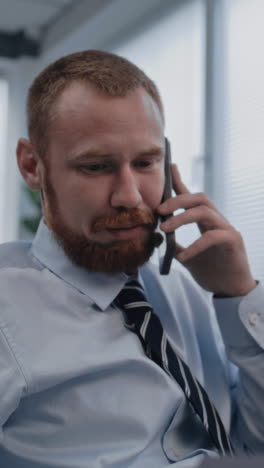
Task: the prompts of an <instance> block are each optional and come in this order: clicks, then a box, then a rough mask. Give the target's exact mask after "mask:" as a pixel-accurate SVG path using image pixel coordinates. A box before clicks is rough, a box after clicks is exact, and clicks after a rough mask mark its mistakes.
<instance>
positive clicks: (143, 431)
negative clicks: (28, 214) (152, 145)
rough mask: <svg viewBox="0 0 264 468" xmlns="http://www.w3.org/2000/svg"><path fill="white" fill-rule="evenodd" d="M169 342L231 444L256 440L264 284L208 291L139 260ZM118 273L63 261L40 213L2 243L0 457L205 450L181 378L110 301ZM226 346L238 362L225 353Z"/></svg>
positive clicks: (194, 456)
mask: <svg viewBox="0 0 264 468" xmlns="http://www.w3.org/2000/svg"><path fill="white" fill-rule="evenodd" d="M140 279H141V282H142V283H143V285H144V287H145V290H146V293H147V296H148V299H149V301H150V302H151V303H152V305H153V306H154V308H155V311H156V313H157V314H158V315H159V317H160V319H161V321H162V323H163V326H164V328H165V329H166V331H167V334H168V336H169V339H170V341H171V343H172V346H173V347H174V349H175V351H176V352H177V353H178V354H179V355H180V356H181V358H182V359H184V360H185V361H186V362H187V363H188V365H189V366H190V368H191V369H192V372H193V373H194V374H195V375H196V377H197V378H198V379H199V380H200V382H201V383H202V385H204V387H205V388H206V390H207V392H208V393H209V395H210V397H211V399H212V400H213V402H214V404H215V405H216V407H217V409H218V411H219V413H220V415H221V417H222V420H223V422H224V424H225V427H226V429H227V431H231V433H232V439H233V443H234V445H235V446H236V447H237V449H238V450H245V451H249V452H253V453H261V452H263V451H264V404H263V389H264V359H263V344H264V315H263V299H264V291H263V288H262V286H261V285H258V286H257V287H256V289H254V290H253V291H252V292H251V293H249V294H248V295H247V296H245V297H244V298H234V299H217V300H215V308H216V314H217V316H218V320H219V325H220V327H219V326H218V325H217V323H216V319H215V312H214V310H213V305H212V300H211V297H210V296H209V295H208V294H207V293H205V292H204V291H203V290H202V289H201V288H200V287H199V286H197V285H196V284H195V283H194V282H193V280H192V279H191V277H190V276H189V274H188V273H187V272H186V271H185V269H184V268H183V267H181V266H180V265H177V263H176V262H175V270H174V271H173V272H172V273H171V274H170V275H169V276H160V275H159V273H158V270H157V268H156V266H154V265H151V264H150V263H149V264H147V265H145V266H144V267H143V268H141V269H140ZM125 281H126V275H125V274H117V275H107V274H101V273H91V272H89V271H86V270H84V269H82V268H79V267H77V266H76V265H74V264H72V262H71V261H70V260H69V259H68V258H67V257H66V256H65V254H64V252H63V250H62V249H61V247H60V246H59V245H58V244H57V242H56V241H55V240H54V238H53V235H52V233H51V232H50V231H49V229H48V228H47V226H46V225H45V224H44V223H43V222H41V224H40V227H39V230H38V233H37V235H36V237H35V239H34V241H33V244H32V245H31V244H30V243H27V242H14V243H9V244H5V245H3V246H1V247H0V467H1V468H84V467H85V468H107V467H111V468H126V467H128V468H164V467H166V466H168V465H171V466H177V467H178V468H185V467H194V466H197V464H198V463H199V462H200V461H201V460H202V458H203V457H204V456H205V455H212V456H215V453H214V449H213V447H212V445H211V440H210V438H209V437H208V435H207V433H206V431H205V429H204V428H203V426H202V424H201V423H200V421H199V420H198V418H197V417H196V416H195V415H194V414H193V413H192V410H191V409H190V407H189V405H188V404H187V403H186V399H185V397H184V395H183V392H182V391H181V389H180V387H179V386H178V384H177V383H176V382H174V381H173V380H172V379H171V378H170V377H169V376H168V375H167V374H165V372H164V371H163V370H162V369H161V368H159V367H158V366H157V365H156V364H155V363H154V362H152V361H151V360H150V359H149V358H148V357H147V356H145V354H144V352H143V349H142V346H141V344H140V341H139V339H138V337H137V336H136V335H135V334H134V333H131V332H130V331H129V330H128V329H127V328H125V326H124V320H123V314H122V311H120V310H117V309H115V308H113V307H112V306H111V303H112V301H113V300H114V298H115V297H116V296H117V294H118V293H119V291H120V290H121V289H122V287H123V286H124V284H125ZM220 330H221V333H222V336H223V338H224V342H225V346H226V350H227V355H228V358H229V359H230V360H232V361H233V362H234V363H235V364H236V365H237V366H239V367H240V381H238V379H237V377H238V375H237V368H236V367H234V366H233V365H230V362H229V361H227V357H226V353H225V349H224V344H223V340H222V338H221V335H220Z"/></svg>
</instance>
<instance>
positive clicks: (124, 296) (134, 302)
mask: <svg viewBox="0 0 264 468" xmlns="http://www.w3.org/2000/svg"><path fill="white" fill-rule="evenodd" d="M113 303H114V304H115V305H116V306H118V307H119V308H120V309H122V310H123V312H124V314H125V318H126V323H127V324H128V325H135V327H136V328H137V329H139V328H140V327H141V325H142V322H143V321H144V317H145V314H146V313H147V312H149V311H150V310H151V309H152V307H151V305H150V304H149V303H148V301H147V299H146V296H145V292H144V289H143V287H142V286H141V284H140V283H139V281H137V280H136V279H131V278H130V279H129V280H128V281H127V283H126V284H125V286H124V287H123V289H122V290H121V291H120V293H119V294H118V296H117V297H116V298H115V300H114V302H113Z"/></svg>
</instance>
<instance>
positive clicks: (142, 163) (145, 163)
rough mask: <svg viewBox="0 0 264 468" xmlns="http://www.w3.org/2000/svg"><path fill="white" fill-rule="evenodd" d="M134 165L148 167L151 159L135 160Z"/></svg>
mask: <svg viewBox="0 0 264 468" xmlns="http://www.w3.org/2000/svg"><path fill="white" fill-rule="evenodd" d="M135 165H136V166H137V167H142V168H144V167H149V166H151V161H137V162H136V163H135Z"/></svg>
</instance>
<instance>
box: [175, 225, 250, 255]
mask: <svg viewBox="0 0 264 468" xmlns="http://www.w3.org/2000/svg"><path fill="white" fill-rule="evenodd" d="M235 244H236V245H240V244H241V235H240V233H239V232H238V231H236V230H235V229H233V228H232V229H229V230H224V229H214V230H212V231H207V232H205V233H204V234H203V235H202V236H201V237H200V238H199V239H198V240H196V241H195V242H194V243H193V244H191V245H190V246H189V247H187V248H186V249H184V250H183V251H180V252H179V253H176V258H177V260H178V261H179V262H181V263H186V262H188V261H189V260H191V259H192V258H193V257H196V256H197V255H199V254H200V253H202V252H205V251H206V250H208V249H209V248H210V247H215V246H217V245H221V246H223V245H225V248H226V251H228V249H229V248H230V249H232V246H234V245H235Z"/></svg>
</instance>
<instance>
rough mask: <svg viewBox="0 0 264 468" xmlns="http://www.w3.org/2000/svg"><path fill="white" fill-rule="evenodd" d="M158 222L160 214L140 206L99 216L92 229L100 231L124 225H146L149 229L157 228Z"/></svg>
mask: <svg viewBox="0 0 264 468" xmlns="http://www.w3.org/2000/svg"><path fill="white" fill-rule="evenodd" d="M157 222H158V215H155V214H154V213H153V212H152V211H144V210H141V209H139V208H132V209H131V210H128V211H122V212H120V213H117V214H116V215H112V216H99V217H98V218H96V219H95V221H94V222H93V223H92V226H91V227H92V231H93V232H100V231H103V230H105V229H114V228H116V227H117V228H118V227H122V226H134V225H142V224H143V225H145V226H146V227H148V228H149V229H155V227H156V226H157Z"/></svg>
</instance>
